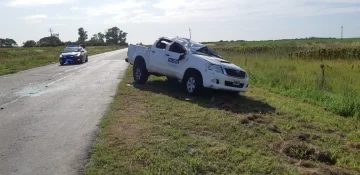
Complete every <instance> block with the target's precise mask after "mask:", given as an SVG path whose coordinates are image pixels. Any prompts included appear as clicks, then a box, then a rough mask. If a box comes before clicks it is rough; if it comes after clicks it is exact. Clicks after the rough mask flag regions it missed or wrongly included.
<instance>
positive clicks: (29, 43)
mask: <svg viewBox="0 0 360 175" xmlns="http://www.w3.org/2000/svg"><path fill="white" fill-rule="evenodd" d="M23 44H24V45H23V47H36V42H35V41H34V40H29V41H26V42H24V43H23Z"/></svg>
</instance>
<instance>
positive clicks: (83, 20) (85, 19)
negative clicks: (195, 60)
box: [0, 0, 360, 45]
mask: <svg viewBox="0 0 360 175" xmlns="http://www.w3.org/2000/svg"><path fill="white" fill-rule="evenodd" d="M0 21H1V25H0V38H13V39H15V40H16V41H17V42H18V44H19V45H22V42H24V41H26V40H36V41H38V40H39V39H40V38H42V37H44V36H48V35H49V32H48V31H49V28H50V27H51V28H53V30H54V31H55V32H56V33H59V34H60V39H61V40H62V41H69V40H71V41H75V40H77V37H78V34H77V29H78V28H79V27H84V28H85V30H86V31H88V34H89V38H90V37H91V36H92V35H93V34H95V33H97V32H104V31H105V30H106V29H107V28H110V27H113V26H117V27H119V28H120V29H122V30H123V31H126V32H128V33H129V35H128V42H129V43H133V44H134V43H138V42H143V43H144V44H149V43H151V44H152V42H153V41H154V40H155V39H156V38H158V37H160V36H183V37H189V27H191V29H192V34H193V40H196V41H200V42H202V41H219V40H267V39H283V38H301V37H310V36H318V37H340V33H341V25H344V37H360V0H148V1H143V0H0Z"/></svg>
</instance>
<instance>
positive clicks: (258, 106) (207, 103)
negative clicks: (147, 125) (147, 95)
mask: <svg viewBox="0 0 360 175" xmlns="http://www.w3.org/2000/svg"><path fill="white" fill-rule="evenodd" d="M133 86H134V87H135V88H137V89H139V90H142V91H149V92H153V93H156V94H162V95H167V96H169V97H172V98H175V99H177V100H181V101H187V102H189V103H194V104H197V105H199V106H202V107H206V108H217V109H220V110H226V111H230V112H232V113H238V114H249V113H262V114H265V113H273V112H275V110H276V109H275V108H274V107H272V106H270V105H269V104H267V103H265V102H262V101H258V100H255V99H252V98H249V97H246V96H244V95H241V94H234V93H229V92H225V91H217V90H212V89H204V91H203V93H202V94H201V95H199V96H195V97H194V96H189V95H188V94H186V93H185V92H184V91H183V90H182V84H180V83H170V82H168V81H162V80H153V81H148V82H147V83H146V84H141V85H139V84H133Z"/></svg>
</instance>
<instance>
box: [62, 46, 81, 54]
mask: <svg viewBox="0 0 360 175" xmlns="http://www.w3.org/2000/svg"><path fill="white" fill-rule="evenodd" d="M80 51H81V48H80V47H67V48H65V50H64V53H68V52H80Z"/></svg>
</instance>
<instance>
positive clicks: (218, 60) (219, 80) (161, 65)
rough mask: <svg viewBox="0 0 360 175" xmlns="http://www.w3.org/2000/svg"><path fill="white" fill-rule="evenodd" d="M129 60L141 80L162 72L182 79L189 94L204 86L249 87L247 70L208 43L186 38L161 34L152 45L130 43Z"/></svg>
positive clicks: (238, 89) (220, 88) (231, 88)
mask: <svg viewBox="0 0 360 175" xmlns="http://www.w3.org/2000/svg"><path fill="white" fill-rule="evenodd" d="M127 60H128V62H129V63H130V64H133V65H134V67H133V69H134V70H133V73H134V80H135V82H136V83H140V84H141V83H145V82H146V81H147V79H148V77H149V76H150V75H162V76H167V77H168V79H172V80H179V81H181V82H182V84H183V87H184V89H185V90H186V92H187V93H189V94H197V93H199V92H201V91H202V88H212V89H219V90H227V91H234V92H244V91H247V89H248V81H249V78H248V75H247V73H246V71H245V70H243V69H242V68H240V67H238V66H236V65H234V64H232V63H230V62H228V61H226V60H224V59H223V58H222V57H221V56H220V55H218V54H217V53H216V52H215V51H213V50H211V49H210V48H208V47H207V46H206V45H203V44H201V43H197V42H195V41H192V40H190V39H186V38H169V37H162V38H159V39H158V40H156V41H155V43H154V44H153V45H152V46H151V48H146V47H143V46H135V45H130V46H129V49H128V59H127Z"/></svg>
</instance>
